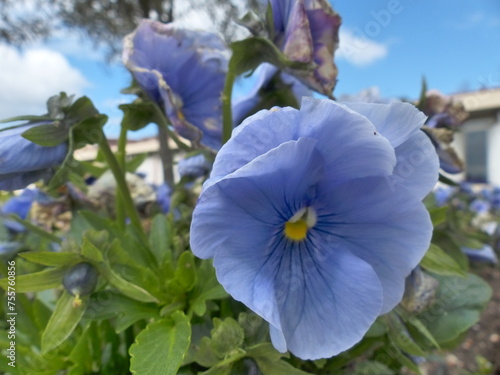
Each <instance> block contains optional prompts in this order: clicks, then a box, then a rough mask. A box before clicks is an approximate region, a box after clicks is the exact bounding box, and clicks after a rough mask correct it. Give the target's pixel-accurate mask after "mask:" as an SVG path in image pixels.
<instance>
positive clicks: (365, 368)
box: [343, 361, 395, 375]
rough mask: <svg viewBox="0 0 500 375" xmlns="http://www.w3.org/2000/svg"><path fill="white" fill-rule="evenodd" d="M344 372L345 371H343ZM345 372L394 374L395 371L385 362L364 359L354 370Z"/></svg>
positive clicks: (378, 374)
mask: <svg viewBox="0 0 500 375" xmlns="http://www.w3.org/2000/svg"><path fill="white" fill-rule="evenodd" d="M343 374H344V373H343ZM345 374H350V375H394V374H395V372H394V371H392V370H391V369H390V368H389V367H387V366H386V365H384V364H383V363H380V362H377V361H363V363H360V364H358V365H357V366H356V369H355V370H354V372H352V370H349V372H345Z"/></svg>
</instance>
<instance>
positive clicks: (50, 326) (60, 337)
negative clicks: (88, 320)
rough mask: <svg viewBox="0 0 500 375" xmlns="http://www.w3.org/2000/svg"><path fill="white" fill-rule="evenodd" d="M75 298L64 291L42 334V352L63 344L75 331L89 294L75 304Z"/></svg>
mask: <svg viewBox="0 0 500 375" xmlns="http://www.w3.org/2000/svg"><path fill="white" fill-rule="evenodd" d="M74 301H75V298H74V297H73V296H71V295H70V294H68V293H66V292H63V294H62V295H61V297H60V298H59V300H58V301H57V305H56V308H55V310H54V312H53V313H52V316H51V317H50V320H49V322H48V323H47V327H46V328H45V331H44V332H43V334H42V353H47V352H48V351H50V350H52V349H54V348H56V347H57V346H59V345H61V344H62V343H63V342H64V341H65V340H66V339H67V338H68V337H69V336H70V335H71V333H72V332H73V330H74V329H75V327H76V326H77V324H78V322H79V321H80V319H81V318H82V316H83V314H84V313H85V310H86V308H87V305H88V302H89V298H88V296H85V297H82V298H81V303H80V304H74Z"/></svg>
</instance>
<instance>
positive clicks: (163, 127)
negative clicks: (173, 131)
mask: <svg viewBox="0 0 500 375" xmlns="http://www.w3.org/2000/svg"><path fill="white" fill-rule="evenodd" d="M154 109H155V112H156V116H155V117H156V124H157V125H158V140H159V142H160V150H159V155H160V159H161V163H162V165H163V179H164V181H165V182H166V183H167V184H168V185H169V186H170V187H173V186H174V169H173V166H174V162H173V152H172V150H171V149H170V147H169V145H168V140H169V138H170V137H169V132H168V123H167V118H166V117H165V115H164V114H163V111H162V110H161V109H160V107H159V106H158V105H156V104H155V105H154Z"/></svg>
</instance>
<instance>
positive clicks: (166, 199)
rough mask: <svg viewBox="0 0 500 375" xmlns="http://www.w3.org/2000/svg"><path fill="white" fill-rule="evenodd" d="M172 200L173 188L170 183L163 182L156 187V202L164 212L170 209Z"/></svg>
mask: <svg viewBox="0 0 500 375" xmlns="http://www.w3.org/2000/svg"><path fill="white" fill-rule="evenodd" d="M171 200H172V189H171V188H170V186H168V184H161V185H159V186H158V187H157V188H156V202H157V203H158V205H159V206H160V209H161V212H163V213H164V214H166V213H168V211H170V201H171Z"/></svg>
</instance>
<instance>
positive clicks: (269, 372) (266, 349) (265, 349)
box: [247, 343, 309, 375]
mask: <svg viewBox="0 0 500 375" xmlns="http://www.w3.org/2000/svg"><path fill="white" fill-rule="evenodd" d="M247 355H248V356H249V357H252V358H253V359H255V362H257V366H259V370H260V371H261V372H262V374H263V375H306V374H309V373H308V372H305V371H302V370H299V369H297V368H295V367H293V366H292V365H291V364H290V363H288V362H285V361H284V360H282V359H281V357H283V356H284V354H282V353H278V352H277V351H276V349H274V347H273V346H272V344H270V343H263V344H259V345H256V346H254V347H253V348H249V349H248V350H247Z"/></svg>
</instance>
